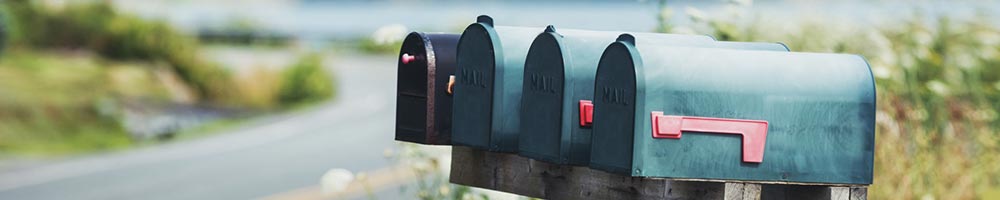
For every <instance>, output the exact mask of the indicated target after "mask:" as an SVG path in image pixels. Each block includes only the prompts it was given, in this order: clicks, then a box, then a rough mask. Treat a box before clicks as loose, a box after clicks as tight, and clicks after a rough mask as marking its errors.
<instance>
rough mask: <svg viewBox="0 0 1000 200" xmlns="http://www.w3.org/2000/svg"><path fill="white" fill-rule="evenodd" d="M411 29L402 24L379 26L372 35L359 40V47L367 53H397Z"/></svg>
mask: <svg viewBox="0 0 1000 200" xmlns="http://www.w3.org/2000/svg"><path fill="white" fill-rule="evenodd" d="M408 33H409V30H408V29H407V28H406V26H403V25H400V24H390V25H386V26H382V27H379V28H378V29H376V30H375V32H373V33H372V35H371V36H369V37H367V38H363V39H361V40H360V41H358V49H360V50H361V51H364V52H367V53H375V54H396V53H397V52H399V48H400V47H402V46H403V39H405V38H406V34H408Z"/></svg>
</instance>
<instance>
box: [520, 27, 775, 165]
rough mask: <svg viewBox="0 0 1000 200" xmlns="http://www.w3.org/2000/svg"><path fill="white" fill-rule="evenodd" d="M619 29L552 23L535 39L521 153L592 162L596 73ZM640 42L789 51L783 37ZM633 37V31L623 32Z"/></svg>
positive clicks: (647, 38) (644, 39) (650, 37)
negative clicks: (558, 27) (781, 41)
mask: <svg viewBox="0 0 1000 200" xmlns="http://www.w3.org/2000/svg"><path fill="white" fill-rule="evenodd" d="M619 34H621V33H620V32H604V31H585V30H559V31H556V30H555V28H553V27H552V26H549V27H547V28H546V29H545V32H543V33H541V34H538V36H537V37H535V40H534V42H532V44H531V48H530V50H528V55H527V58H526V60H525V64H524V78H523V82H524V83H523V88H524V89H522V91H523V92H522V94H521V95H522V96H521V113H520V114H521V131H520V132H519V133H520V135H519V145H518V153H519V154H521V155H522V156H525V157H529V158H533V159H538V160H543V161H547V162H552V163H557V164H571V165H587V164H588V163H589V162H590V142H591V138H590V135H591V130H592V129H591V123H592V114H593V103H592V101H591V100H592V99H593V98H592V97H593V95H594V76H595V74H596V72H597V64H598V61H599V59H600V57H601V53H603V52H604V48H605V47H607V46H608V44H611V42H614V41H615V39H616V38H617V37H619ZM634 35H635V36H634V37H635V38H629V40H638V42H637V43H638V44H639V45H649V46H694V47H712V48H728V49H751V50H767V51H788V48H787V47H785V46H784V45H782V44H779V43H749V42H717V41H715V40H713V39H711V38H710V37H707V36H696V35H678V34H653V33H640V34H634ZM624 36H625V37H631V36H632V35H624Z"/></svg>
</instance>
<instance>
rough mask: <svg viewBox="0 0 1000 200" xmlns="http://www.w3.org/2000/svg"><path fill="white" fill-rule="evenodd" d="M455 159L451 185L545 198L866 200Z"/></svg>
mask: <svg viewBox="0 0 1000 200" xmlns="http://www.w3.org/2000/svg"><path fill="white" fill-rule="evenodd" d="M451 155H452V158H451V162H452V163H451V177H450V181H451V182H452V183H455V184H461V185H467V186H472V187H479V188H485V189H491V190H498V191H503V192H509V193H514V194H518V195H524V196H529V197H534V198H543V199H724V200H757V199H831V200H832V199H838V200H839V199H845V200H846V199H851V200H855V199H867V193H866V192H867V188H866V187H864V186H851V187H830V186H818V185H787V184H774V183H753V182H732V181H728V182H727V181H724V180H678V179H662V178H644V177H630V176H625V175H619V174H613V173H607V172H604V171H600V170H594V169H590V168H587V167H580V166H564V165H555V164H551V163H547V162H542V161H536V160H533V159H528V158H525V157H521V156H518V155H517V154H507V153H495V152H489V151H482V150H476V149H472V148H469V147H463V146H454V147H452V153H451ZM844 197H847V198H844Z"/></svg>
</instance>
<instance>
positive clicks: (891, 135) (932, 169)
mask: <svg viewBox="0 0 1000 200" xmlns="http://www.w3.org/2000/svg"><path fill="white" fill-rule="evenodd" d="M743 6H744V5H731V8H729V10H730V12H729V13H725V14H724V15H722V16H718V17H716V18H712V17H709V16H705V15H703V14H701V13H700V12H699V11H697V10H694V9H690V8H689V9H688V12H687V13H688V15H689V16H690V17H691V19H692V21H694V22H695V24H694V25H693V26H692V27H682V28H675V30H696V31H695V32H704V33H712V35H714V36H715V37H716V38H717V39H719V40H733V41H768V42H783V43H785V44H787V45H788V46H789V47H790V48H791V49H792V50H793V51H806V52H830V53H850V54H860V55H862V56H864V57H865V58H867V59H868V61H869V63H870V65H871V68H872V72H873V74H874V76H875V78H876V88H877V91H878V102H877V103H878V111H877V117H876V124H877V130H876V150H875V156H876V157H875V173H874V174H875V177H874V183H873V185H872V186H871V188H870V190H869V194H870V197H871V198H872V199H917V198H920V199H975V198H978V197H981V196H982V195H983V194H985V193H987V192H991V191H993V193H994V194H995V193H996V192H995V191H996V190H998V188H1000V137H998V133H1000V121H998V117H997V108H1000V53H998V52H1000V27H997V26H996V25H995V24H994V23H991V22H990V21H989V20H990V19H996V18H994V17H991V16H985V15H984V16H978V17H974V18H971V19H965V20H955V19H951V18H948V17H937V18H929V17H926V16H923V15H919V14H917V15H915V16H913V17H911V18H908V19H906V20H903V21H898V20H891V21H885V22H880V23H877V24H872V25H866V24H861V23H847V24H844V23H834V22H832V21H829V20H825V21H824V20H816V21H811V20H801V21H797V22H792V23H782V24H780V26H778V25H776V24H775V25H771V24H768V23H763V22H762V20H761V19H760V17H758V16H750V15H749V14H748V12H747V9H744V7H743ZM747 19H749V21H738V20H747Z"/></svg>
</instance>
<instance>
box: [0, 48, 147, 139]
mask: <svg viewBox="0 0 1000 200" xmlns="http://www.w3.org/2000/svg"><path fill="white" fill-rule="evenodd" d="M7 54H8V55H5V57H4V59H2V60H0V153H4V154H10V153H21V154H24V153H27V154H43V155H48V154H65V153H74V152H80V151H90V150H110V149H118V148H123V147H126V146H128V145H130V144H131V141H130V138H129V135H128V134H127V133H125V130H123V129H122V128H121V125H120V124H119V120H118V119H117V117H118V116H117V115H115V114H114V111H113V109H114V108H113V107H111V106H109V104H110V103H113V101H114V99H113V98H112V97H113V96H116V95H119V94H120V95H130V94H135V93H136V92H142V93H146V94H144V95H147V96H156V95H162V93H163V92H164V89H163V88H162V87H158V85H156V84H155V82H156V81H155V80H152V78H150V76H148V74H145V75H144V74H138V75H137V74H135V73H133V72H134V71H135V70H133V69H135V68H137V67H134V66H114V67H106V66H100V64H99V63H98V62H97V61H96V60H94V59H91V58H90V57H88V56H86V55H74V54H37V53H32V52H22V51H10V52H7ZM66 66H70V67H66ZM35 80H45V81H35Z"/></svg>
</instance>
